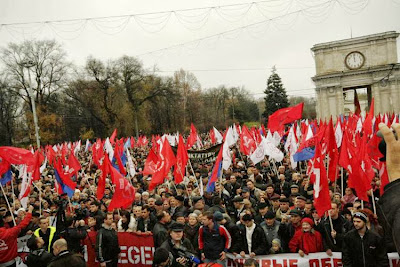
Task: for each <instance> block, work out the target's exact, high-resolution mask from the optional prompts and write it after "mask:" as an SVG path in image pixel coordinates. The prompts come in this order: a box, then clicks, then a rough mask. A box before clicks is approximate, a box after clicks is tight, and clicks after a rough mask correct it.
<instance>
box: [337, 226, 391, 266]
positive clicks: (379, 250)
mask: <svg viewBox="0 0 400 267" xmlns="http://www.w3.org/2000/svg"><path fill="white" fill-rule="evenodd" d="M342 262H343V267H358V266H364V267H369V266H370V267H372V266H379V267H386V266H389V259H388V256H387V253H386V249H385V243H384V240H383V238H382V237H380V236H379V235H378V234H376V233H374V232H371V231H368V230H367V231H366V232H365V235H364V237H363V238H361V237H360V235H359V234H358V232H357V230H356V229H353V230H351V231H350V232H348V233H347V234H346V235H345V236H344V239H343V252H342Z"/></svg>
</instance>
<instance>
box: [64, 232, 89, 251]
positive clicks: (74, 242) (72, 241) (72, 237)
mask: <svg viewBox="0 0 400 267" xmlns="http://www.w3.org/2000/svg"><path fill="white" fill-rule="evenodd" d="M61 236H62V237H64V239H65V240H66V241H67V244H68V250H69V251H70V252H71V253H83V246H82V244H81V240H83V239H85V238H86V236H87V232H86V228H85V227H84V226H80V227H78V228H75V227H74V228H66V229H65V230H64V231H63V232H61Z"/></svg>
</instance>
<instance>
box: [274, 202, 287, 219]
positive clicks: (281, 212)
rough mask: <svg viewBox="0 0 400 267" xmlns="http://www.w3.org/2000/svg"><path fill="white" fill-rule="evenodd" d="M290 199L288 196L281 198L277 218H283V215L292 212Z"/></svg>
mask: <svg viewBox="0 0 400 267" xmlns="http://www.w3.org/2000/svg"><path fill="white" fill-rule="evenodd" d="M289 204H290V203H289V199H288V198H281V199H280V200H279V209H278V210H277V211H276V219H277V220H278V221H281V220H282V216H287V215H289V212H290V205H289Z"/></svg>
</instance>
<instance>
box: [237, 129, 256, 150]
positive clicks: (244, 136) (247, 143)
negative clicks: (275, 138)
mask: <svg viewBox="0 0 400 267" xmlns="http://www.w3.org/2000/svg"><path fill="white" fill-rule="evenodd" d="M256 148H257V144H256V142H255V141H254V139H253V137H252V136H251V133H250V132H249V129H248V128H247V127H246V125H243V127H242V133H241V134H240V150H241V151H242V152H243V154H245V155H247V156H249V155H251V154H252V153H253V152H254V150H256Z"/></svg>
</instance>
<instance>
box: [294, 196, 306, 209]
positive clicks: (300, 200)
mask: <svg viewBox="0 0 400 267" xmlns="http://www.w3.org/2000/svg"><path fill="white" fill-rule="evenodd" d="M306 202H307V199H306V198H305V197H304V196H297V197H296V199H295V201H294V207H295V208H297V209H299V210H301V211H304V208H305V207H306Z"/></svg>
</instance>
